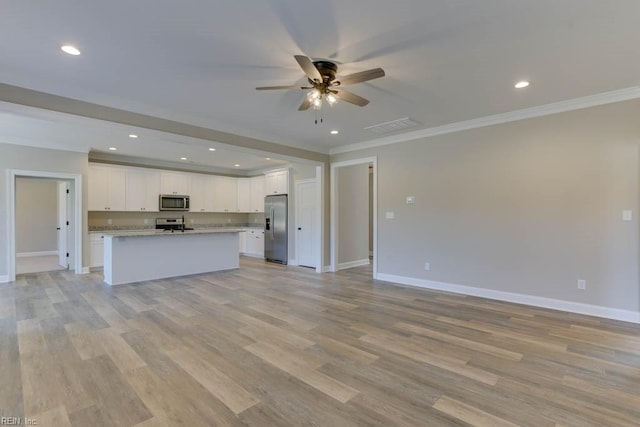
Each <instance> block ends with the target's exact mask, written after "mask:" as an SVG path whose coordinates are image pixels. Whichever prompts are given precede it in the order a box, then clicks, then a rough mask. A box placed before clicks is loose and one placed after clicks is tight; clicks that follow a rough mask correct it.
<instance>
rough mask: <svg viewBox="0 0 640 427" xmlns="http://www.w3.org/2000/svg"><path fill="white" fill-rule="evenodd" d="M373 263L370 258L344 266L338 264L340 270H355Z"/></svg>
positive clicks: (350, 262)
mask: <svg viewBox="0 0 640 427" xmlns="http://www.w3.org/2000/svg"><path fill="white" fill-rule="evenodd" d="M370 263H371V262H370V261H369V258H366V259H359V260H356V261H349V262H343V263H342V264H338V270H344V269H345V268H353V267H360V266H361V265H369V264H370Z"/></svg>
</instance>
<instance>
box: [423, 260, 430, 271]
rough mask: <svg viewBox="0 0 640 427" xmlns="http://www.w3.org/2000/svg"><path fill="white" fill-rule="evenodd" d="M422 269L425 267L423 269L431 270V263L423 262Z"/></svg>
mask: <svg viewBox="0 0 640 427" xmlns="http://www.w3.org/2000/svg"><path fill="white" fill-rule="evenodd" d="M424 269H425V271H429V270H431V263H428V262H425V263H424Z"/></svg>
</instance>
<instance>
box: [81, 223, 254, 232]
mask: <svg viewBox="0 0 640 427" xmlns="http://www.w3.org/2000/svg"><path fill="white" fill-rule="evenodd" d="M187 227H190V228H194V229H195V230H211V229H220V228H238V229H243V230H246V229H249V228H263V225H262V224H187ZM155 230H156V228H155V226H152V225H94V226H89V232H108V233H109V234H111V232H117V231H136V232H138V231H155Z"/></svg>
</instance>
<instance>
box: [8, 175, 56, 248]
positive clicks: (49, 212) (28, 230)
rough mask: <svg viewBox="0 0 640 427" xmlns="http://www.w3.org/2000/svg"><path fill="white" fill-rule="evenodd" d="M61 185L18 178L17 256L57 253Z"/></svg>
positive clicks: (42, 180)
mask: <svg viewBox="0 0 640 427" xmlns="http://www.w3.org/2000/svg"><path fill="white" fill-rule="evenodd" d="M57 226H58V183H57V182H56V181H54V180H50V179H32V178H16V252H17V253H19V254H20V253H29V252H44V251H57V250H58V232H57V231H56V227H57Z"/></svg>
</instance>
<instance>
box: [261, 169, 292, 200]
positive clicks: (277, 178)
mask: <svg viewBox="0 0 640 427" xmlns="http://www.w3.org/2000/svg"><path fill="white" fill-rule="evenodd" d="M265 184H266V193H267V194H266V195H269V194H288V193H289V172H288V171H286V170H284V171H277V172H271V173H268V174H266V175H265Z"/></svg>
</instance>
